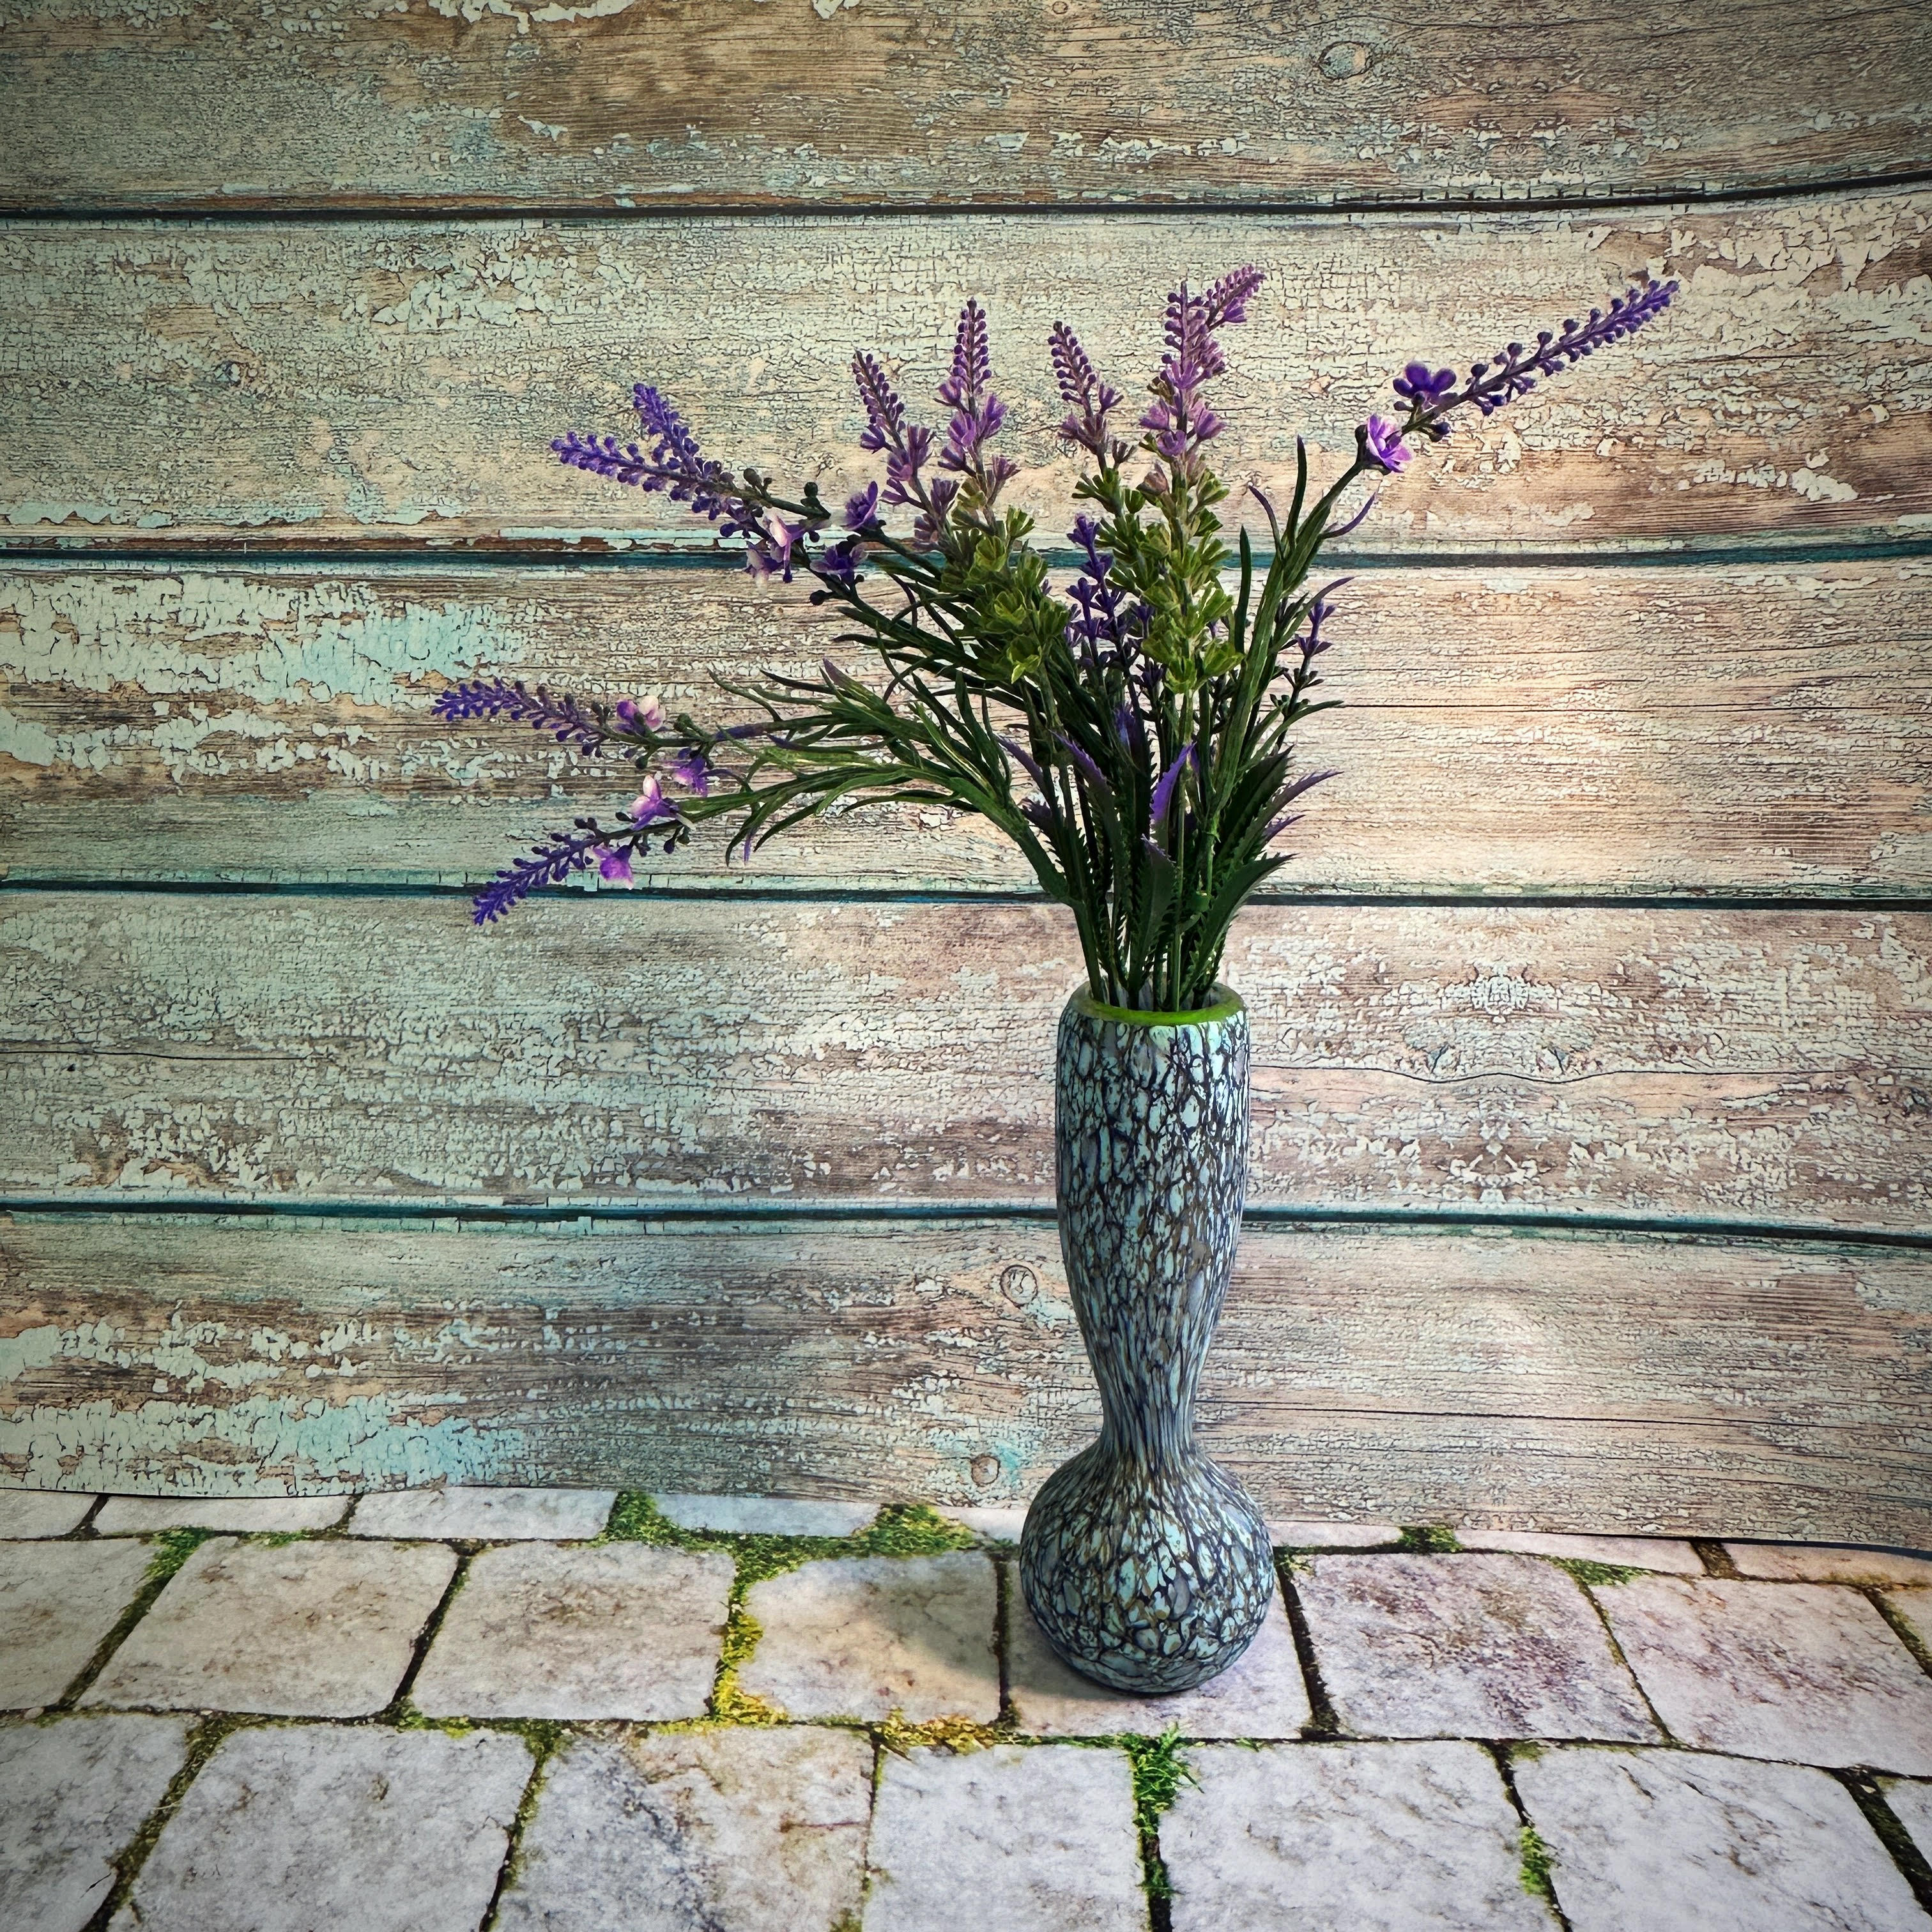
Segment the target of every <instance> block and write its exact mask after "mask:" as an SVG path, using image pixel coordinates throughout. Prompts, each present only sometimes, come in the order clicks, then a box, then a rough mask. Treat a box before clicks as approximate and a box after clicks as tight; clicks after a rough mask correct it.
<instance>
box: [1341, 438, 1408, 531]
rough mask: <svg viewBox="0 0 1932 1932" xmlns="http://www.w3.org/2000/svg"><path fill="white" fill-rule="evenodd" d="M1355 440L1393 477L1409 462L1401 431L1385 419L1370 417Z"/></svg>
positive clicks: (1364, 452)
mask: <svg viewBox="0 0 1932 1932" xmlns="http://www.w3.org/2000/svg"><path fill="white" fill-rule="evenodd" d="M1355 438H1356V441H1357V442H1358V443H1359V444H1360V446H1361V451H1362V454H1363V455H1364V456H1366V457H1367V458H1368V459H1369V460H1370V462H1371V463H1375V464H1376V466H1378V467H1379V468H1380V469H1383V470H1385V471H1386V472H1388V474H1389V475H1391V476H1393V475H1394V474H1395V472H1397V470H1398V469H1400V468H1401V467H1402V466H1403V464H1404V463H1406V462H1407V461H1408V460H1409V451H1408V450H1407V449H1406V448H1405V447H1404V446H1403V440H1402V431H1401V430H1400V428H1398V427H1397V425H1395V424H1394V423H1392V422H1388V421H1387V420H1386V419H1384V418H1383V417H1381V416H1371V417H1370V419H1368V421H1367V422H1365V423H1364V424H1363V425H1362V426H1361V428H1360V429H1358V431H1356V432H1355ZM1339 534H1340V532H1337V535H1339Z"/></svg>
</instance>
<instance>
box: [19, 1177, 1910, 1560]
mask: <svg viewBox="0 0 1932 1932" xmlns="http://www.w3.org/2000/svg"><path fill="white" fill-rule="evenodd" d="M0 1310H4V1311H5V1313H0V1476H4V1478H5V1480H6V1481H9V1482H15V1483H26V1484H30V1485H34V1486H52V1485H55V1484H58V1485H62V1486H65V1487H75V1488H93V1489H104V1490H135V1491H140V1492H150V1491H151V1492H155V1493H208V1492H211V1491H212V1492H226V1493H249V1492H255V1493H283V1492H284V1491H287V1490H345V1489H357V1488H364V1487H386V1486H389V1485H392V1484H424V1483H428V1482H434V1481H443V1480H447V1481H452V1482H472V1483H473V1482H483V1483H512V1484H514V1483H536V1484H550V1483H591V1484H621V1485H635V1486H638V1487H649V1488H656V1489H661V1490H700V1491H703V1490H721V1489H748V1490H753V1491H754V1492H763V1493H780V1494H785V1493H790V1494H805V1495H809V1494H811V1493H821V1494H832V1495H841V1496H877V1497H879V1498H880V1499H886V1498H888V1497H896V1496H906V1495H918V1496H930V1497H933V1498H936V1499H938V1500H940V1501H941V1502H1010V1501H1013V1500H1016V1499H1021V1498H1024V1497H1025V1496H1027V1495H1028V1494H1029V1493H1031V1490H1032V1489H1033V1488H1034V1487H1035V1486H1036V1485H1037V1483H1038V1482H1039V1481H1040V1479H1041V1478H1042V1477H1043V1476H1044V1475H1045V1474H1046V1472H1047V1471H1048V1470H1049V1469H1050V1468H1051V1467H1052V1466H1053V1465H1054V1464H1055V1463H1056V1462H1057V1461H1058V1460H1061V1458H1063V1457H1066V1456H1067V1455H1068V1454H1071V1453H1072V1452H1073V1451H1074V1450H1075V1449H1076V1448H1079V1446H1080V1445H1082V1443H1083V1442H1085V1441H1086V1440H1087V1439H1088V1438H1089V1436H1091V1433H1092V1431H1093V1430H1094V1427H1096V1425H1097V1421H1098V1402H1097V1397H1096V1395H1095V1393H1094V1388H1093V1384H1092V1381H1091V1376H1090V1375H1089V1373H1088V1370H1087V1367H1086V1365H1085V1361H1084V1359H1083V1358H1082V1354H1081V1349H1080V1343H1079V1334H1078V1332H1077V1331H1076V1326H1075V1324H1074V1322H1073V1313H1072V1309H1071V1307H1070V1304H1069V1302H1068V1299H1067V1289H1066V1284H1065V1280H1064V1274H1063V1273H1062V1271H1061V1260H1060V1256H1059V1252H1058V1244H1057V1243H1056V1241H1055V1237H1054V1234H1053V1231H1052V1228H1051V1226H1043V1225H1040V1224H1039V1223H1008V1224H1004V1225H1002V1224H999V1223H994V1224H990V1225H989V1224H988V1223H970V1224H969V1223H945V1222H918V1223H910V1222H907V1223H880V1224H877V1225H875V1226H849V1225H848V1226H837V1225H832V1226H826V1225H823V1224H820V1225H811V1224H806V1223H799V1222H796V1221H793V1222H790V1223H785V1222H782V1221H781V1222H777V1223H770V1222H761V1223H758V1224H757V1225H756V1226H745V1225H743V1224H742V1223H736V1224H734V1223H730V1221H728V1220H719V1221H717V1222H715V1223H706V1224H700V1225H697V1226H693V1225H691V1224H688V1223H686V1224H679V1225H667V1224H650V1223H644V1224H639V1225H636V1226H626V1227H612V1226H601V1227H592V1226H581V1225H580V1226H576V1227H574V1228H573V1227H569V1226H564V1227H543V1226H536V1227H514V1228H504V1227H496V1228H490V1227H479V1226H471V1227H467V1228H458V1227H456V1226H452V1225H449V1224H443V1225H436V1224H431V1223H413V1224H412V1223H398V1224H392V1225H389V1226H382V1227H373V1226H368V1225H367V1224H363V1225H361V1226H357V1225H355V1224H350V1223H286V1224H284V1223H278V1224H271V1225H264V1224H263V1223H248V1224H242V1223H229V1224H226V1225H209V1224H208V1223H207V1222H205V1221H202V1220H187V1219H185V1218H181V1219H176V1218H174V1217H167V1216H159V1217H156V1216H140V1217H127V1216H113V1215H89V1216H82V1217H47V1216H40V1215H33V1216H16V1217H10V1218H8V1217H0ZM1928 1336H1932V1262H1928V1260H1927V1257H1926V1256H1924V1255H1921V1254H1909V1253H1898V1252H1895V1251H1894V1252H1887V1251H1885V1250H1878V1249H1872V1248H1862V1249H1848V1248H1834V1247H1832V1246H1831V1245H1830V1244H1806V1245H1804V1246H1802V1247H1790V1246H1788V1245H1781V1244H1776V1243H1773V1242H1760V1241H1737V1242H1727V1243H1724V1244H1707V1243H1702V1242H1697V1241H1685V1240H1681V1239H1668V1238H1658V1237H1653V1236H1618V1237H1610V1236H1583V1237H1568V1238H1562V1237H1556V1236H1548V1235H1538V1236H1531V1235H1503V1234H1498V1233H1494V1232H1482V1231H1462V1232H1448V1231H1441V1230H1436V1231H1427V1230H1394V1229H1362V1228H1333V1227H1331V1228H1326V1229H1293V1228H1285V1227H1280V1226H1251V1227H1250V1228H1249V1229H1248V1230H1247V1232H1246V1234H1245V1235H1244V1238H1243V1244H1242V1247H1241V1256H1240V1259H1239V1260H1238V1264H1237V1266H1236V1269H1235V1280H1234V1285H1233V1287H1232V1291H1231V1294H1230V1297H1229V1304H1228V1309H1227V1313H1226V1316H1225V1318H1224V1319H1223V1323H1222V1326H1221V1330H1220V1336H1219V1338H1218V1340H1217V1343H1216V1346H1215V1348H1214V1351H1213V1352H1212V1354H1211V1356H1210V1358H1209V1365H1208V1376H1207V1379H1206V1383H1205V1388H1204V1405H1203V1423H1204V1429H1205V1434H1206V1436H1207V1439H1208V1442H1209V1443H1210V1445H1211V1448H1212V1450H1213V1452H1214V1454H1215V1455H1216V1456H1217V1457H1218V1458H1220V1459H1221V1460H1223V1461H1225V1462H1226V1463H1228V1464H1229V1466H1231V1467H1232V1469H1235V1471H1236V1472H1237V1473H1238V1475H1240V1476H1241V1478H1242V1480H1243V1481H1245V1482H1246V1483H1247V1484H1248V1485H1249V1486H1250V1488H1251V1489H1252V1490H1253V1492H1254V1493H1255V1494H1256V1496H1258V1497H1259V1499H1262V1502H1263V1504H1264V1505H1265V1507H1266V1508H1268V1510H1269V1511H1271V1513H1272V1514H1276V1515H1277V1516H1286V1517H1324V1516H1328V1515H1331V1514H1336V1515H1345V1516H1354V1517H1381V1518H1382V1519H1384V1520H1388V1519H1391V1518H1393V1519H1394V1520H1397V1521H1398V1522H1401V1521H1430V1522H1441V1521H1448V1522H1452V1523H1464V1524H1467V1525H1471V1526H1485V1527H1491V1528H1499V1527H1511V1528H1519V1529H1521V1528H1531V1527H1534V1528H1538V1529H1557V1530H1562V1529H1574V1530H1584V1529H1598V1530H1602V1529H1620V1530H1624V1531H1626V1532H1653V1533H1655V1532H1666V1533H1670V1534H1673V1535H1757V1536H1778V1537H1787V1536H1788V1537H1799V1538H1823V1539H1826V1540H1834V1539H1835V1540H1841V1541H1848V1542H1867V1543H1897V1544H1910V1545H1915V1546H1918V1547H1923V1546H1924V1545H1925V1544H1927V1542H1928V1541H1932V1511H1928V1509H1927V1502H1926V1498H1927V1487H1926V1484H1925V1482H1924V1469H1925V1467H1926V1459H1927V1456H1928V1454H1932V1398H1928V1391H1929V1390H1932V1376H1928V1375H1927V1369H1928V1367H1932V1364H1928V1362H1927V1356H1926V1350H1927V1337H1928Z"/></svg>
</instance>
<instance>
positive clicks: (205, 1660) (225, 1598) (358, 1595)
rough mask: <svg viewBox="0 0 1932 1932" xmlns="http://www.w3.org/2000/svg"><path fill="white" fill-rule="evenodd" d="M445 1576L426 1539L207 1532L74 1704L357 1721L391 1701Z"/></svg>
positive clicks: (437, 1550)
mask: <svg viewBox="0 0 1932 1932" xmlns="http://www.w3.org/2000/svg"><path fill="white" fill-rule="evenodd" d="M94 1547H95V1548H97V1549H100V1548H105V1549H108V1550H121V1549H124V1548H127V1549H133V1550H139V1548H140V1546H139V1545H138V1544H133V1545H128V1544H116V1543H110V1544H96V1545H95V1546H94ZM455 1568H456V1557H455V1553H454V1552H453V1551H451V1550H445V1549H443V1548H442V1547H440V1546H439V1545H437V1544H405V1543H341V1542H323V1543H290V1544H284V1545H282V1546H281V1547H279V1548H278V1547H272V1546H269V1545H264V1544H241V1543H237V1542H236V1541H234V1540H233V1538H228V1537H217V1538H214V1541H211V1542H208V1543H204V1544H202V1546H201V1547H200V1548H199V1550H196V1552H195V1553H194V1554H193V1556H190V1558H189V1559H188V1560H187V1562H185V1563H184V1564H183V1565H182V1566H181V1570H180V1571H179V1572H178V1574H176V1575H175V1577H174V1578H173V1579H172V1580H171V1581H170V1582H169V1584H168V1586H167V1588H166V1589H164V1590H163V1592H161V1594H160V1596H159V1597H158V1598H156V1599H155V1601H154V1607H153V1608H152V1609H151V1610H149V1611H148V1614H147V1615H146V1616H145V1617H143V1618H142V1619H141V1621H140V1622H139V1623H138V1624H136V1625H135V1626H134V1628H133V1630H132V1631H130V1632H129V1633H128V1635H127V1640H126V1641H125V1642H124V1643H122V1645H121V1648H120V1649H118V1650H117V1651H116V1652H115V1653H114V1655H113V1657H112V1658H110V1659H109V1660H108V1663H107V1667H106V1669H104V1670H103V1671H102V1672H101V1675H100V1676H98V1678H97V1679H95V1682H94V1685H93V1687H92V1688H91V1689H90V1690H89V1691H88V1693H87V1694H86V1697H84V1698H83V1700H82V1702H83V1703H87V1704H144V1705H149V1706H154V1707H156V1708H157V1709H162V1710H169V1711H251V1712H265V1713H274V1714H278V1715H286V1716H292V1717H315V1718H359V1717H363V1716H366V1715H368V1714H369V1713H370V1712H374V1711H380V1710H381V1709H383V1706H385V1705H386V1704H387V1703H389V1700H390V1699H391V1698H392V1697H394V1696H395V1693H396V1687H397V1686H398V1685H399V1684H400V1683H401V1682H402V1680H403V1673H404V1672H405V1671H406V1670H408V1668H409V1666H410V1657H411V1655H412V1653H413V1649H414V1647H415V1644H416V1637H417V1636H418V1634H419V1633H420V1632H421V1631H422V1627H423V1625H425V1623H426V1622H428V1620H429V1616H430V1613H431V1611H433V1610H434V1609H435V1608H436V1607H437V1604H438V1603H439V1602H440V1601H441V1599H442V1597H443V1591H444V1589H445V1588H446V1586H448V1584H449V1579H450V1577H451V1575H452V1574H453V1572H454V1571H455Z"/></svg>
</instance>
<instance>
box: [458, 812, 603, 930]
mask: <svg viewBox="0 0 1932 1932" xmlns="http://www.w3.org/2000/svg"><path fill="white" fill-rule="evenodd" d="M602 844H604V833H603V832H601V830H600V829H598V824H597V821H596V820H595V819H594V818H580V819H579V820H577V829H576V830H575V831H574V832H549V833H547V834H546V835H545V836H544V842H543V843H542V844H541V845H538V846H537V847H535V848H534V849H533V850H532V851H531V853H529V856H528V857H526V858H521V859H512V860H511V862H510V863H509V864H508V865H505V867H504V868H503V869H502V871H500V872H499V873H498V874H496V877H494V878H493V879H492V880H490V883H488V884H487V886H484V888H483V889H482V890H481V892H478V893H477V895H475V898H474V899H473V900H472V902H471V903H472V906H473V907H474V910H473V911H472V913H471V915H470V916H471V918H472V919H473V920H474V921H475V923H476V924H477V925H478V926H487V925H488V924H489V923H490V921H491V920H493V919H501V918H502V916H503V915H504V913H506V912H508V910H510V908H511V907H512V906H514V905H519V904H521V903H522V902H523V901H524V900H525V899H526V898H529V895H531V893H532V892H535V891H536V890H537V889H538V888H539V887H540V886H560V885H562V883H563V882H564V880H566V879H567V878H568V877H570V875H571V874H572V873H573V872H581V871H584V870H585V869H586V868H588V867H589V865H591V863H592V854H593V853H594V852H595V850H597V848H598V847H600V846H601V845H602Z"/></svg>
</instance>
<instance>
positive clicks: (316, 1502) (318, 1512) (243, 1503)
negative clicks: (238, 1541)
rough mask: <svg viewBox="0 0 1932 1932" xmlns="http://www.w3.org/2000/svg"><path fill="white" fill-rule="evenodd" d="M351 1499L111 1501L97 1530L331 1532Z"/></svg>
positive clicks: (96, 1522) (116, 1498)
mask: <svg viewBox="0 0 1932 1932" xmlns="http://www.w3.org/2000/svg"><path fill="white" fill-rule="evenodd" d="M347 1508H349V1499H348V1498H347V1496H229V1497H214V1496H110V1497H109V1498H108V1499H107V1501H106V1502H104V1503H103V1504H102V1505H101V1514H99V1515H98V1517H95V1519H94V1527H95V1529H96V1530H98V1532H100V1534H101V1535H103V1536H151V1535H154V1533H155V1532H157V1531H158V1530H163V1529H225V1530H229V1531H232V1532H234V1533H235V1534H236V1535H242V1536H258V1535H263V1534H264V1533H271V1532H275V1531H278V1530H293V1531H300V1530H308V1529H329V1528H330V1527H332V1526H333V1525H335V1524H336V1523H340V1522H341V1520H342V1518H343V1514H344V1511H347Z"/></svg>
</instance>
